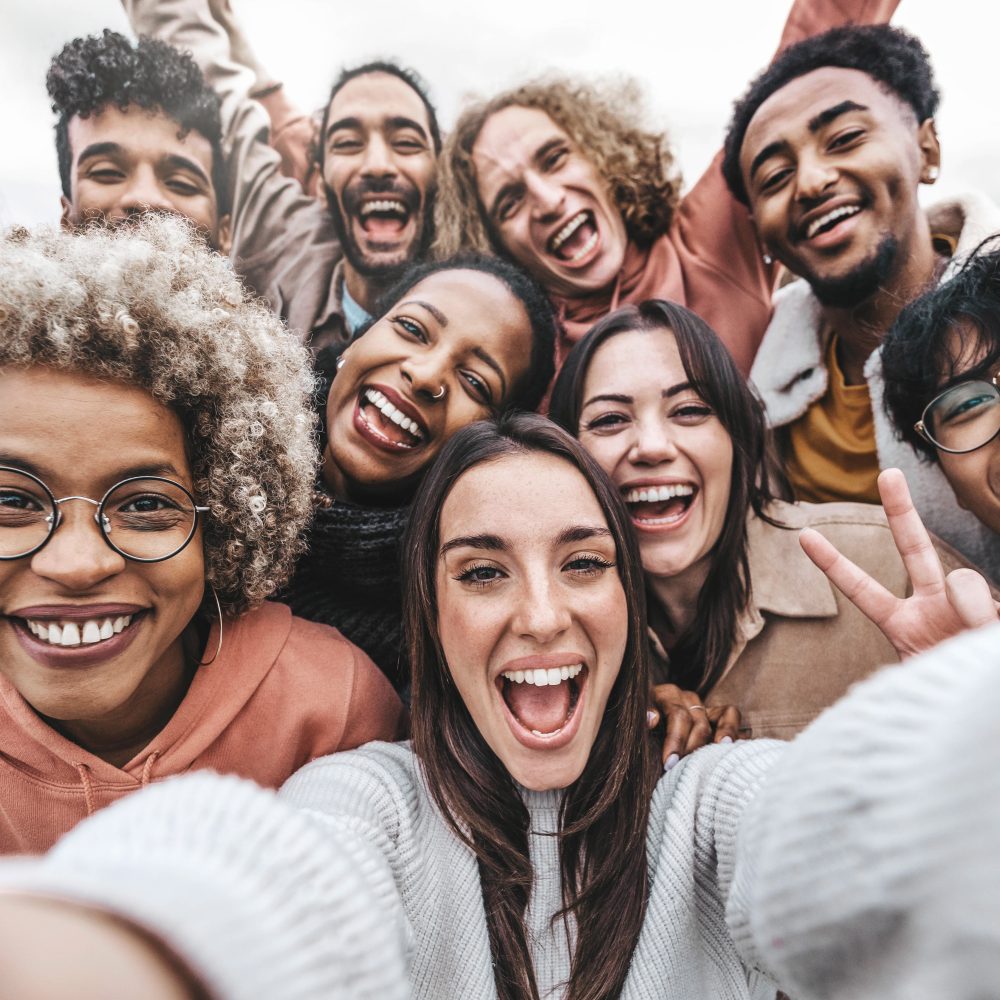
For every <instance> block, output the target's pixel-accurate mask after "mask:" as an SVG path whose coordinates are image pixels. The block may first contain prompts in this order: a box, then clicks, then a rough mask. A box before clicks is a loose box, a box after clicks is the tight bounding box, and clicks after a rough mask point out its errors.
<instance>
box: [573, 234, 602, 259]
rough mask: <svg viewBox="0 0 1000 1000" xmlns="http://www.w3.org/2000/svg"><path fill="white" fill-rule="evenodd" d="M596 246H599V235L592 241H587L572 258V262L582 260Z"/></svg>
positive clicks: (592, 237) (592, 238)
mask: <svg viewBox="0 0 1000 1000" xmlns="http://www.w3.org/2000/svg"><path fill="white" fill-rule="evenodd" d="M595 246H597V233H594V235H593V236H591V237H590V239H589V240H587V242H586V243H584V244H583V246H582V247H580V249H579V250H577V252H576V253H575V254H573V256H572V257H570V260H582V259H583V258H584V257H586V256H587V254H588V253H590V251H591V250H593V249H594V247H595Z"/></svg>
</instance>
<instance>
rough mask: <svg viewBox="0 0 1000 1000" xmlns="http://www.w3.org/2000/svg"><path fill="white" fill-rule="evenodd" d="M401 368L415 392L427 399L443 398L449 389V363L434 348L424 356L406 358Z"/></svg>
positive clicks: (405, 379) (404, 377) (406, 380)
mask: <svg viewBox="0 0 1000 1000" xmlns="http://www.w3.org/2000/svg"><path fill="white" fill-rule="evenodd" d="M400 370H401V372H402V375H403V379H404V381H405V382H407V383H408V384H409V386H410V388H411V389H412V390H413V392H414V393H421V394H422V395H423V396H424V397H425V398H427V399H437V400H440V399H443V398H444V395H445V391H446V390H447V379H448V365H447V361H446V359H445V358H444V357H442V356H441V355H439V354H438V352H436V351H434V350H430V351H428V352H427V353H426V354H425V355H423V356H422V357H419V358H418V357H410V358H406V359H405V360H404V361H403V363H402V365H401V366H400Z"/></svg>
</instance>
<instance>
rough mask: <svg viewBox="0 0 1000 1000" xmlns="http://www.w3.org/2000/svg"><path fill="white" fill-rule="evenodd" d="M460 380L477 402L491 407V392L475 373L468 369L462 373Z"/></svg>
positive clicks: (487, 384) (483, 380)
mask: <svg viewBox="0 0 1000 1000" xmlns="http://www.w3.org/2000/svg"><path fill="white" fill-rule="evenodd" d="M462 378H463V379H464V380H465V384H466V385H467V386H469V388H470V389H471V391H472V394H473V395H474V396H475V397H476V399H478V400H479V402H481V403H485V404H486V405H487V406H492V405H493V392H492V391H491V389H490V386H489V383H488V382H487V381H486V380H485V379H481V378H480V377H479V376H478V375H477V374H476V373H475V372H473V371H469V370H468V369H465V370H463V371H462Z"/></svg>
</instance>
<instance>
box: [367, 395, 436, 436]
mask: <svg viewBox="0 0 1000 1000" xmlns="http://www.w3.org/2000/svg"><path fill="white" fill-rule="evenodd" d="M365 399H367V400H368V402H369V403H371V404H372V406H375V407H377V408H378V409H379V410H381V411H382V413H384V414H385V416H387V417H388V418H389V419H390V420H391V421H392V422H393V423H394V424H399V426H400V427H402V428H403V430H404V431H409V433H410V434H412V435H413V436H414V437H415V438H416V439H417V440H418V441H422V440H423V437H424V433H423V431H422V430H421V429H420V425H419V424H418V423H417V422H416V421H415V420H411V419H410V418H409V417H408V416H406V414H405V413H403V412H402V411H401V410H399V409H398V408H397V407H395V406H393V405H392V403H390V402H389V400H388V399H386V398H385V396H384V395H383V394H382V393H381V392H379V391H378V389H365Z"/></svg>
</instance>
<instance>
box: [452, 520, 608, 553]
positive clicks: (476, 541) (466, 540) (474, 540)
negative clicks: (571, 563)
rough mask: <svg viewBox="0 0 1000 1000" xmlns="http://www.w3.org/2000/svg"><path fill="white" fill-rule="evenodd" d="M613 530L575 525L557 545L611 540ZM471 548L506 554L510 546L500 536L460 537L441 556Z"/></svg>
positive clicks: (599, 526)
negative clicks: (456, 550)
mask: <svg viewBox="0 0 1000 1000" xmlns="http://www.w3.org/2000/svg"><path fill="white" fill-rule="evenodd" d="M610 537H612V536H611V529H610V528H608V527H607V526H606V525H603V524H575V525H573V526H572V527H569V528H565V529H564V530H563V531H560V532H559V535H558V536H557V537H556V544H557V545H569V544H572V543H573V542H585V541H587V540H588V539H590V538H610ZM459 548H470V549H486V550H487V551H489V552H506V551H507V550H508V549H509V548H510V546H509V545H508V544H507V542H506V541H505V540H504V539H503V538H501V537H500V536H499V535H491V534H489V533H486V532H484V533H483V534H481V535H459V536H458V537H457V538H452V539H450V540H449V541H447V542H445V543H444V545H442V546H441V551H440V553H439V555H442V556H443V555H445V554H446V553H448V552H450V551H451V550H452V549H459Z"/></svg>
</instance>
